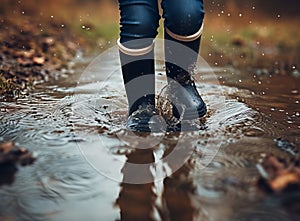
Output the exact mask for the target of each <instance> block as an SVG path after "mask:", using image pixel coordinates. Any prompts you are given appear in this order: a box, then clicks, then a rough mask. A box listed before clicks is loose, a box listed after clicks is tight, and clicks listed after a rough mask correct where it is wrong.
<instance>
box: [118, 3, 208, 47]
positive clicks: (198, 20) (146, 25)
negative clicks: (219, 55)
mask: <svg viewBox="0 0 300 221" xmlns="http://www.w3.org/2000/svg"><path fill="white" fill-rule="evenodd" d="M161 6H162V9H163V15H162V16H163V18H164V19H165V20H164V26H165V28H167V29H169V30H170V31H171V32H173V33H175V34H177V35H181V36H189V35H192V34H194V33H196V32H197V31H198V30H199V29H200V27H201V25H202V22H203V18H204V11H203V0H162V3H161ZM119 7H120V12H121V20H120V25H121V28H120V30H121V33H120V42H121V43H122V44H124V45H125V46H126V47H128V48H133V49H138V48H143V47H147V46H149V45H151V43H152V42H151V39H154V38H155V37H156V35H157V28H158V26H159V19H160V15H159V10H158V0H119ZM144 38H147V39H148V40H147V41H139V42H138V43H136V42H135V43H134V44H133V45H131V44H130V41H131V40H137V39H144ZM126 42H128V44H126Z"/></svg>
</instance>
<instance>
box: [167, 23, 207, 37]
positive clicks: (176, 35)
mask: <svg viewBox="0 0 300 221" xmlns="http://www.w3.org/2000/svg"><path fill="white" fill-rule="evenodd" d="M202 31H203V23H202V25H201V27H200V29H199V30H198V31H197V32H196V33H195V34H192V35H188V36H183V35H178V34H175V33H173V32H171V31H170V29H168V28H166V32H167V33H168V35H170V36H171V37H172V38H174V39H175V40H178V41H183V42H190V41H194V40H196V39H197V38H199V37H200V36H201V35H202Z"/></svg>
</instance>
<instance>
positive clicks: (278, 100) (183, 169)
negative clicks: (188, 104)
mask: <svg viewBox="0 0 300 221" xmlns="http://www.w3.org/2000/svg"><path fill="white" fill-rule="evenodd" d="M197 71H198V72H199V73H198V74H196V76H195V78H196V79H197V82H198V83H197V87H198V89H199V91H200V93H201V94H202V95H203V99H204V100H205V101H206V102H207V106H208V109H209V112H208V115H207V117H206V119H205V122H204V123H203V124H201V125H198V126H199V127H198V128H199V129H198V130H196V131H185V132H178V133H157V134H151V135H149V136H144V137H141V136H138V135H136V134H133V133H130V132H128V131H126V130H125V119H126V111H127V105H126V97H125V93H124V86H123V85H122V79H121V74H120V70H119V62H118V59H117V53H116V51H113V50H112V51H110V53H108V54H105V56H104V57H101V56H100V57H98V58H96V59H95V60H94V61H93V62H92V63H90V64H89V65H87V64H86V63H85V62H83V63H82V64H78V68H77V71H76V72H75V73H74V74H72V75H70V76H69V77H68V78H67V79H66V78H65V79H61V80H60V81H56V82H50V83H47V84H43V85H40V86H38V87H37V88H36V90H35V91H34V93H32V94H31V95H30V96H28V97H25V98H22V99H19V100H18V101H17V102H12V103H11V102H1V103H0V109H1V117H0V137H1V139H2V140H8V139H9V140H13V141H15V142H17V143H18V144H20V145H21V146H24V147H26V148H28V149H29V150H30V151H32V152H34V153H35V155H36V157H37V160H36V162H35V163H34V164H33V165H31V166H28V167H24V168H19V170H18V172H17V173H15V174H14V177H13V178H11V177H7V182H5V179H4V182H2V183H1V184H2V185H1V186H0V196H1V201H0V220H73V221H76V220H78V221H80V220H124V221H125V220H128V221H133V220H179V221H182V220H185V221H188V220H216V221H219V220H222V221H225V220H281V221H282V220H299V217H300V214H299V208H300V204H299V199H300V193H298V194H297V193H293V194H291V195H289V194H286V195H284V197H283V196H282V197H280V196H276V197H275V196H267V195H265V194H264V193H262V192H260V191H259V190H258V189H257V188H256V185H255V183H256V180H257V178H258V176H259V173H258V171H257V168H256V164H257V163H259V162H260V161H261V160H262V159H263V158H264V157H265V156H266V154H267V153H273V154H274V155H276V156H281V157H283V158H287V159H288V158H290V157H291V155H290V154H289V153H287V152H283V151H282V150H280V149H278V148H277V147H276V145H275V142H274V139H275V138H278V137H282V138H285V139H288V140H289V141H290V142H294V143H295V144H296V147H299V129H300V124H299V123H300V119H299V112H300V108H299V100H300V95H299V85H300V79H299V78H295V77H292V76H268V75H261V76H256V75H253V74H252V73H251V71H239V70H235V69H231V68H213V69H211V68H210V67H209V66H207V65H199V66H198V70H197ZM162 73H163V65H162V63H161V62H158V63H157V67H156V77H157V92H158V93H160V92H161V91H162V90H163V88H164V86H165V77H164V74H162ZM200 73H201V74H200ZM12 179H13V182H12ZM8 180H10V181H8Z"/></svg>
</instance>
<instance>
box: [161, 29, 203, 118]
mask: <svg viewBox="0 0 300 221" xmlns="http://www.w3.org/2000/svg"><path fill="white" fill-rule="evenodd" d="M165 39H166V40H167V41H165V57H166V74H167V77H168V83H169V88H170V94H171V97H172V103H173V115H174V116H175V117H176V118H180V117H182V119H183V120H193V119H197V118H201V117H203V116H204V115H205V114H206V112H207V109H206V105H205V103H204V101H203V100H202V98H201V96H200V95H199V93H198V91H197V89H196V86H195V82H194V80H193V79H192V76H191V73H192V72H193V69H194V67H195V63H196V62H197V57H198V52H199V46H200V37H199V38H198V39H196V40H194V41H190V42H182V41H177V40H175V39H173V38H172V37H171V36H170V35H168V33H166V32H165Z"/></svg>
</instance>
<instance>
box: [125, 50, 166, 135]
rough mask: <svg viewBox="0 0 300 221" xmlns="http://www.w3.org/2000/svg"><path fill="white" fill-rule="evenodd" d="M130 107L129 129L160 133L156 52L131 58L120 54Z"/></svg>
mask: <svg viewBox="0 0 300 221" xmlns="http://www.w3.org/2000/svg"><path fill="white" fill-rule="evenodd" d="M119 54H120V60H121V65H122V75H123V80H124V84H125V90H126V94H127V100H128V105H129V110H128V113H129V117H128V121H127V129H129V130H132V131H137V132H151V131H159V130H160V127H161V122H160V121H159V120H160V117H159V116H158V113H157V111H156V109H155V75H154V52H153V50H152V51H151V52H149V53H147V54H145V55H139V56H130V55H126V54H124V53H122V52H121V51H120V52H119Z"/></svg>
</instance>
